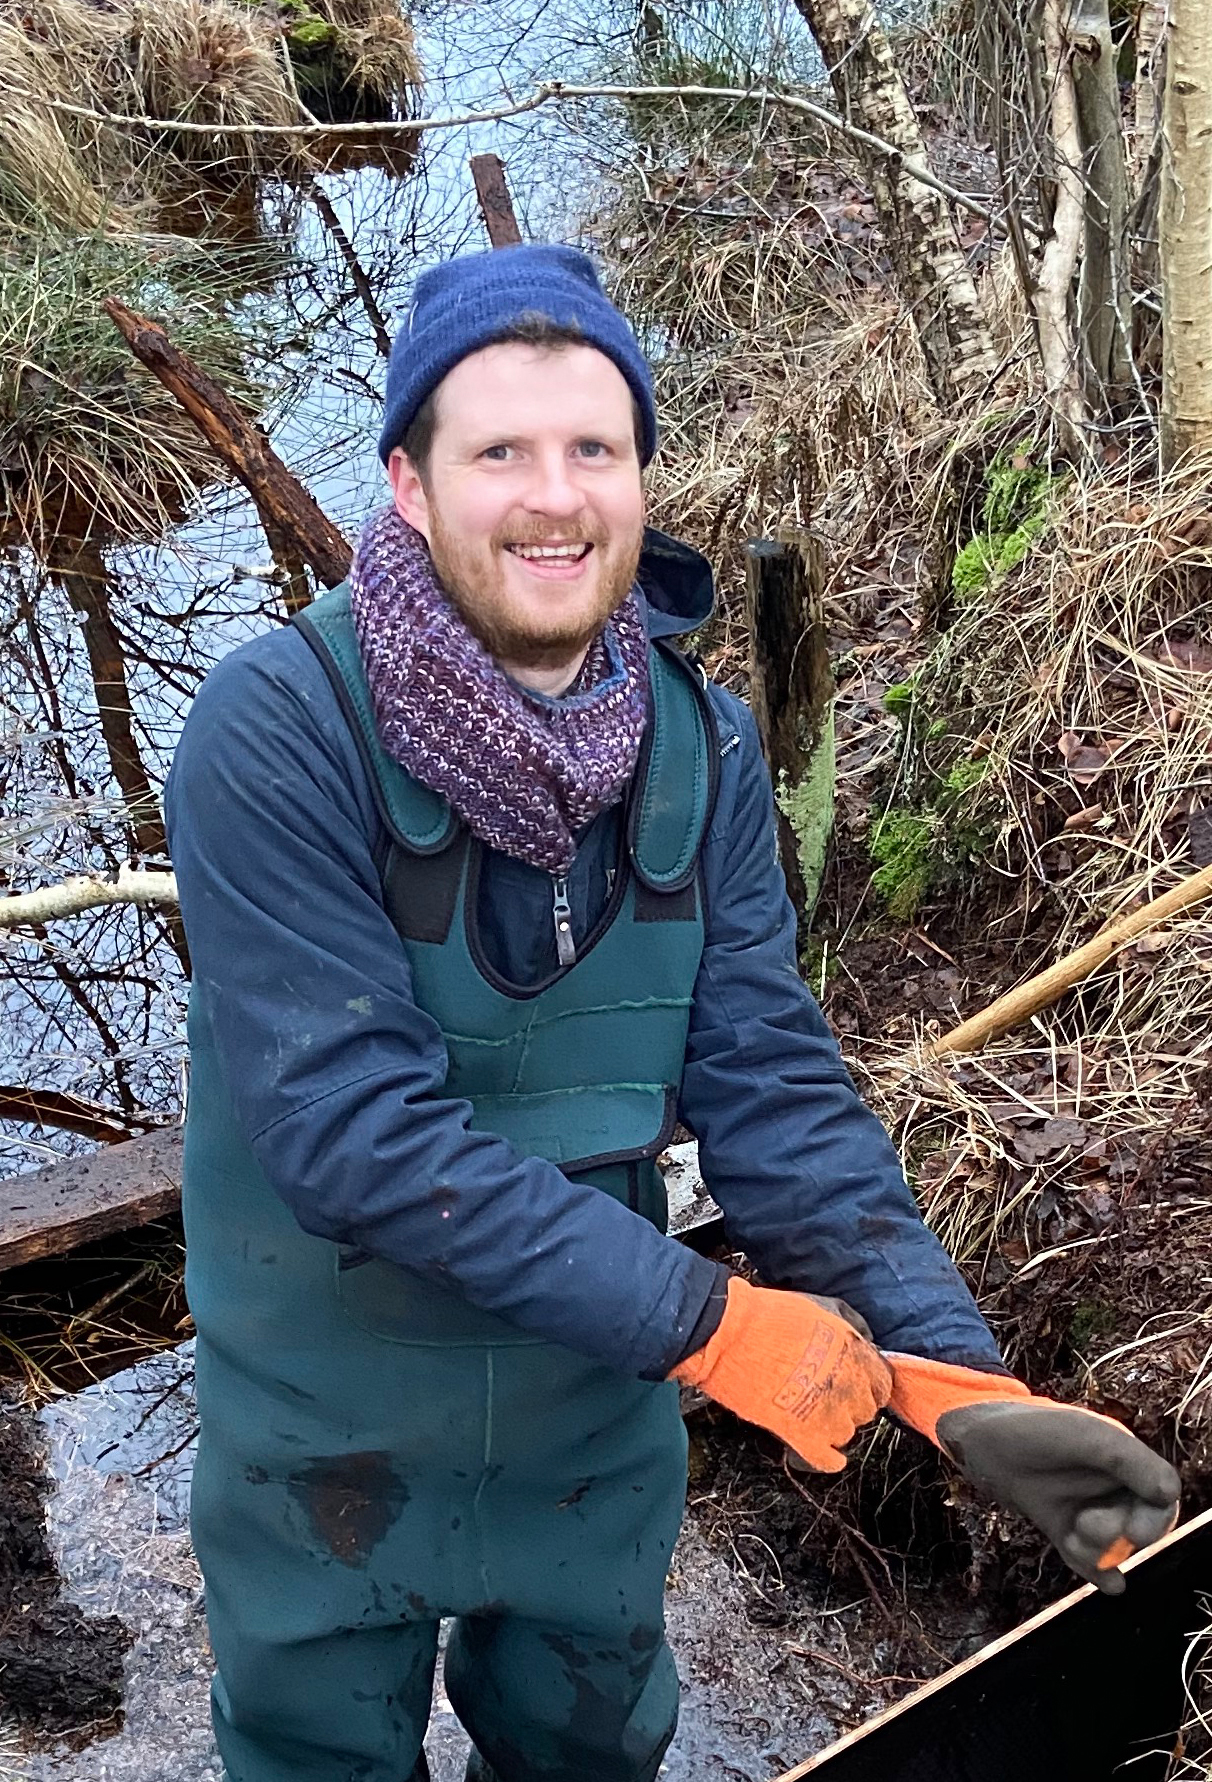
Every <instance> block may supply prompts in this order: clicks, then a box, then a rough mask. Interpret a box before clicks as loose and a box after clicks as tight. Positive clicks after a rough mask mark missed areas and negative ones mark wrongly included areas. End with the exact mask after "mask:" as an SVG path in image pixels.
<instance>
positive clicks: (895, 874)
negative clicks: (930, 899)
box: [868, 806, 935, 922]
mask: <svg viewBox="0 0 1212 1782" xmlns="http://www.w3.org/2000/svg"><path fill="white" fill-rule="evenodd" d="M868 845H869V847H870V849H871V856H872V859H873V860H875V861H876V862H877V866H876V870H875V873H874V874H873V875H872V881H871V882H872V884H873V885H874V886H875V889H876V890H877V891H878V892H879V894H880V896H881V897H882V898H883V900H884V903H885V905H886V907H887V910H888V914H889V915H890V916H891V917H892V918H893V919H894V920H895V921H897V922H911V921H912V920H913V918H914V916H915V915H916V914H917V910H918V906H919V905H920V903H921V901H922V899H923V898H924V897H925V895H926V893H927V891H929V889H930V887H931V885H932V883H933V882H934V876H935V861H934V853H935V847H934V825H933V824H932V823H931V821H930V819H929V818H928V817H926V816H923V815H922V814H921V812H919V811H911V810H906V809H904V808H900V807H897V806H893V807H892V808H891V809H890V810H886V811H885V812H884V813H883V815H882V816H880V817H878V818H877V819H876V822H875V824H874V825H873V827H872V830H871V839H870V842H869V844H868Z"/></svg>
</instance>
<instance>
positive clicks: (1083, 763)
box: [1056, 730, 1111, 815]
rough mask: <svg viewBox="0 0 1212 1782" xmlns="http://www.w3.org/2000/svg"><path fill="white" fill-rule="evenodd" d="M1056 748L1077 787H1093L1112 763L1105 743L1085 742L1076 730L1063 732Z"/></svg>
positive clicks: (1057, 740)
mask: <svg viewBox="0 0 1212 1782" xmlns="http://www.w3.org/2000/svg"><path fill="white" fill-rule="evenodd" d="M1056 746H1057V748H1058V749H1059V750H1060V753H1061V757H1062V759H1063V760H1064V763H1065V766H1066V768H1067V769H1068V770H1069V775H1070V777H1071V778H1072V780H1073V782H1074V784H1075V785H1077V786H1092V785H1093V784H1094V782H1095V780H1096V779H1097V778H1098V777H1099V775H1100V774H1101V773H1104V772H1105V771H1106V769H1107V767H1108V765H1109V764H1110V761H1111V750H1110V748H1108V747H1107V746H1106V745H1105V744H1103V743H1088V742H1083V740H1082V738H1081V736H1080V734H1079V733H1078V732H1077V731H1076V730H1062V732H1061V734H1060V735H1059V736H1058V737H1057V739H1056ZM1100 815H1101V812H1100Z"/></svg>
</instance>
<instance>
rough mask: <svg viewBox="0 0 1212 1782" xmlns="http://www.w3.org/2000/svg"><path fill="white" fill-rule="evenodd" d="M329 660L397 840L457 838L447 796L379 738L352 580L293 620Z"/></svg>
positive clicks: (417, 847) (423, 850)
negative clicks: (425, 781) (434, 789)
mask: <svg viewBox="0 0 1212 1782" xmlns="http://www.w3.org/2000/svg"><path fill="white" fill-rule="evenodd" d="M291 623H292V624H294V625H296V626H297V627H298V629H299V630H300V631H301V632H302V634H303V636H304V637H305V638H306V639H307V642H308V643H309V644H310V645H311V647H312V649H313V650H314V651H315V653H316V655H317V656H318V657H319V658H320V661H321V662H322V664H323V665H324V671H325V673H326V674H327V676H328V678H329V680H330V681H331V683H332V686H333V690H334V691H335V693H336V695H337V699H338V701H339V702H340V705H341V709H342V711H343V712H344V714H345V718H346V721H347V722H348V724H349V727H350V729H351V730H352V731H353V734H354V739H355V741H356V742H357V745H358V749H359V751H360V752H361V755H362V760H363V763H364V765H365V767H366V771H367V773H368V774H369V776H370V782H371V785H372V786H373V788H374V794H375V800H376V802H377V804H378V806H379V812H380V815H381V816H382V818H383V821H384V823H385V824H386V826H387V828H388V830H389V831H390V833H391V835H392V837H393V838H394V840H396V841H397V842H399V844H400V846H401V847H403V848H406V849H407V850H408V851H409V853H412V854H433V853H437V852H438V851H439V850H440V849H443V848H445V847H447V846H448V845H449V843H450V842H452V841H453V840H454V837H455V834H456V831H457V830H458V827H459V825H458V820H457V819H456V817H455V815H454V812H453V811H452V810H451V808H450V806H449V805H448V804H447V802H446V800H445V799H444V798H441V797H439V795H438V794H437V793H436V792H431V791H430V790H429V787H428V786H422V785H421V784H420V782H419V781H417V780H414V779H413V777H412V775H411V774H409V773H405V771H404V769H403V768H402V767H401V766H400V765H399V764H398V762H395V761H393V760H392V759H391V756H390V755H389V754H388V753H387V751H386V749H385V748H384V747H383V744H382V743H381V742H380V740H379V732H378V727H377V726H376V724H375V716H374V709H373V707H372V705H371V700H370V688H369V687H368V686H367V684H366V671H365V669H364V668H363V666H362V656H361V652H360V651H359V649H358V639H357V633H356V632H355V630H354V623H353V617H352V615H351V613H350V610H349V583H348V582H342V583H341V586H340V587H339V588H333V589H331V590H330V592H329V593H327V594H322V595H321V596H320V598H319V599H318V600H316V601H313V602H312V604H311V605H310V606H309V607H308V608H307V609H306V611H305V612H300V613H296V614H295V616H294V618H293V619H292V621H291Z"/></svg>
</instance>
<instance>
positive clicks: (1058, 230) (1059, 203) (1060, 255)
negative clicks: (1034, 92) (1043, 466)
mask: <svg viewBox="0 0 1212 1782" xmlns="http://www.w3.org/2000/svg"><path fill="white" fill-rule="evenodd" d="M1200 3H1201V0H1195V4H1200ZM1062 9H1064V11H1067V0H1045V5H1044V50H1045V55H1046V58H1047V65H1048V79H1049V83H1050V87H1051V93H1052V149H1053V154H1054V157H1055V178H1056V205H1055V209H1054V211H1053V215H1052V234H1051V235H1050V236H1049V238H1048V241H1047V243H1046V244H1045V247H1044V252H1043V258H1042V259H1041V261H1040V268H1039V278H1038V280H1037V283H1036V290H1035V320H1036V324H1037V326H1038V328H1039V350H1040V358H1041V360H1042V361H1043V367H1044V388H1045V391H1046V394H1047V396H1048V398H1049V400H1050V401H1051V403H1052V404H1053V407H1054V411H1055V414H1056V420H1057V425H1058V430H1059V433H1060V436H1061V444H1062V446H1063V447H1064V449H1065V450H1066V451H1068V452H1070V453H1073V452H1076V450H1077V449H1078V446H1079V443H1080V438H1081V435H1080V425H1081V422H1082V420H1083V419H1084V416H1085V408H1084V404H1083V401H1082V391H1081V379H1080V374H1079V366H1078V353H1077V345H1076V341H1075V338H1074V332H1073V314H1072V301H1071V299H1072V291H1073V275H1074V273H1075V271H1076V270H1077V264H1078V260H1079V259H1080V256H1081V249H1082V235H1083V231H1084V227H1085V206H1084V202H1083V200H1084V196H1085V194H1084V191H1083V187H1082V169H1081V138H1080V136H1079V134H1078V128H1077V101H1076V97H1075V95H1074V90H1073V69H1072V62H1071V55H1070V45H1069V41H1068V37H1067V35H1066V32H1065V25H1064V11H1062Z"/></svg>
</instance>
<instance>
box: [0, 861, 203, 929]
mask: <svg viewBox="0 0 1212 1782" xmlns="http://www.w3.org/2000/svg"><path fill="white" fill-rule="evenodd" d="M177 901H178V898H177V880H176V875H175V874H174V873H171V872H134V871H132V870H131V868H130V867H129V866H123V867H120V868H119V869H118V876H117V878H116V879H103V878H93V877H91V876H85V875H82V876H81V877H79V878H74V879H66V880H65V881H64V882H63V884H61V885H44V886H42V887H41V889H39V890H37V891H22V892H19V893H18V894H17V895H15V896H13V897H0V929H4V928H16V927H18V926H19V925H22V924H26V923H31V922H53V921H55V920H57V919H58V918H59V917H62V916H78V915H80V913H81V912H82V911H83V910H91V909H96V908H97V907H98V906H99V905H100V904H104V903H138V904H143V905H144V906H145V907H146V906H148V905H151V904H158V903H173V904H175V903H176V902H177Z"/></svg>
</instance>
